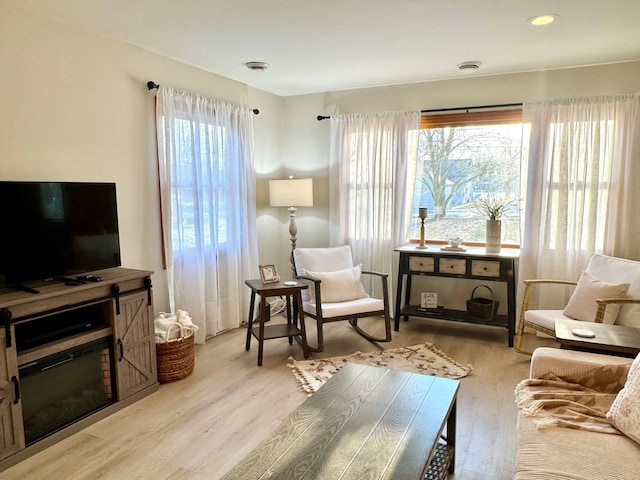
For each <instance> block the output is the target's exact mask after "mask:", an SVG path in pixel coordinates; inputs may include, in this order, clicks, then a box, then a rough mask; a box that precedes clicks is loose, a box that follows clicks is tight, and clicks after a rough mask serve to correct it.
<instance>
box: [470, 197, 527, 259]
mask: <svg viewBox="0 0 640 480" xmlns="http://www.w3.org/2000/svg"><path fill="white" fill-rule="evenodd" d="M517 203H518V202H517V200H514V199H513V198H509V197H507V196H506V195H502V196H499V195H496V194H495V193H490V194H488V195H483V196H481V197H480V198H479V199H478V200H476V201H475V202H474V203H473V209H474V210H475V211H476V212H478V213H480V214H481V215H483V216H485V217H487V237H486V251H487V253H500V249H501V247H502V221H501V219H502V217H503V216H504V214H505V213H506V212H507V209H508V208H509V207H510V206H512V205H517Z"/></svg>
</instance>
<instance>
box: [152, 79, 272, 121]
mask: <svg viewBox="0 0 640 480" xmlns="http://www.w3.org/2000/svg"><path fill="white" fill-rule="evenodd" d="M147 88H148V89H149V90H153V89H154V88H160V85H158V84H157V83H156V82H152V81H151V80H149V81H148V82H147ZM251 111H252V112H253V113H254V114H255V115H258V114H259V113H260V110H258V109H257V108H254V109H252V110H251Z"/></svg>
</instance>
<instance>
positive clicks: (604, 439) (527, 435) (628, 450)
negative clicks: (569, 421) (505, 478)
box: [514, 413, 640, 480]
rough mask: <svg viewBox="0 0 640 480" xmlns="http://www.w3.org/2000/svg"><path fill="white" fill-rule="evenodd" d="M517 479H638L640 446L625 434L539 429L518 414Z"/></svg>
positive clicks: (558, 428)
mask: <svg viewBox="0 0 640 480" xmlns="http://www.w3.org/2000/svg"><path fill="white" fill-rule="evenodd" d="M517 442H518V455H517V458H516V472H515V476H514V478H515V479H516V480H578V479H582V480H603V479H608V478H615V479H616V480H637V479H638V472H639V471H640V445H638V444H637V443H635V442H633V441H631V440H630V439H629V438H627V437H625V436H624V435H610V434H607V433H597V432H588V431H584V430H575V429H571V428H562V427H550V428H541V429H539V428H537V427H536V424H535V422H534V419H533V418H531V417H526V416H524V415H523V414H522V413H520V415H519V416H518V440H517Z"/></svg>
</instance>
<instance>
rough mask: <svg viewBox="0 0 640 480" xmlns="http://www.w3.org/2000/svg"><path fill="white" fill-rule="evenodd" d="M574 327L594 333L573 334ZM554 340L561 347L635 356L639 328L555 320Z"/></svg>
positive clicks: (638, 343) (639, 347)
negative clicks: (590, 335) (593, 335)
mask: <svg viewBox="0 0 640 480" xmlns="http://www.w3.org/2000/svg"><path fill="white" fill-rule="evenodd" d="M574 329H583V330H584V329H586V330H591V331H592V332H593V333H595V337H593V338H584V337H579V336H577V335H574V334H573V333H572V331H573V330H574ZM556 340H557V341H558V342H559V343H560V346H561V348H568V349H573V350H584V351H591V352H597V353H607V354H611V355H621V356H627V357H635V356H636V355H637V354H638V353H639V352H640V329H638V328H633V327H627V326H624V325H607V324H604V323H592V322H580V321H578V320H567V319H564V318H563V319H558V320H556Z"/></svg>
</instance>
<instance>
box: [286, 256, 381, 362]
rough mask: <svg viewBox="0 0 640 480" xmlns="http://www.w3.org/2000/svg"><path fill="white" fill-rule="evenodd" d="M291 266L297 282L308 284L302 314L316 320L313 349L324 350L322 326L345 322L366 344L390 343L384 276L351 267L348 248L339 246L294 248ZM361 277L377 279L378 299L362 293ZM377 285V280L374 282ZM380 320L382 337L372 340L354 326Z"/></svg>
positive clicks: (358, 327)
mask: <svg viewBox="0 0 640 480" xmlns="http://www.w3.org/2000/svg"><path fill="white" fill-rule="evenodd" d="M293 260H294V266H295V270H296V273H297V277H296V278H298V279H299V280H302V281H306V282H309V289H308V290H303V292H302V302H303V309H304V314H305V316H307V317H311V318H313V319H315V320H316V323H317V330H318V344H317V347H313V346H310V347H309V348H310V349H311V350H314V351H318V352H322V351H323V350H324V333H323V325H324V324H325V323H329V322H338V321H341V320H347V321H348V322H349V323H350V324H351V326H352V327H353V328H354V329H355V331H356V332H358V333H359V334H360V335H362V336H363V337H364V338H366V339H367V340H370V341H373V342H390V341H391V317H390V314H389V289H388V285H387V282H388V274H386V273H380V272H372V271H366V270H361V267H360V266H359V265H354V263H353V258H352V254H351V247H350V246H349V245H343V246H339V247H328V248H296V249H295V250H294V251H293ZM362 275H372V276H374V277H377V278H378V279H379V281H380V284H381V287H382V298H372V297H370V296H369V295H368V294H367V292H366V291H365V289H364V287H363V284H362V278H361V276H362ZM376 281H377V280H376ZM376 316H381V317H383V319H384V322H385V336H384V337H375V336H373V335H371V334H369V333H367V332H365V331H364V330H363V329H362V328H361V327H360V326H358V319H360V318H365V317H376Z"/></svg>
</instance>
